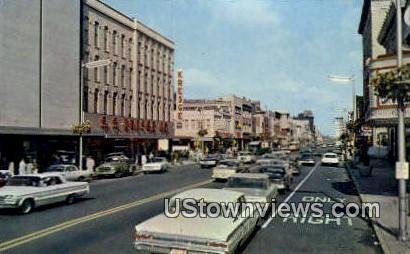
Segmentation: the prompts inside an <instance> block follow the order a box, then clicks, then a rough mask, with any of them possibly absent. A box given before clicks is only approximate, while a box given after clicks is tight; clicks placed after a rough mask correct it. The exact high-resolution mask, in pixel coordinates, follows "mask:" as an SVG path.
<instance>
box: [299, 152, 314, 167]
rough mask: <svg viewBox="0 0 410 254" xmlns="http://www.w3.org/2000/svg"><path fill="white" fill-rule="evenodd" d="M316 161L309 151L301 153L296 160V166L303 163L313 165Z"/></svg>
mask: <svg viewBox="0 0 410 254" xmlns="http://www.w3.org/2000/svg"><path fill="white" fill-rule="evenodd" d="M315 163H316V161H315V159H314V158H313V156H312V154H310V153H303V154H302V155H301V156H300V158H299V160H298V166H303V165H309V166H311V165H315Z"/></svg>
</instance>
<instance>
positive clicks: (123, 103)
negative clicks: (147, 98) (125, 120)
mask: <svg viewBox="0 0 410 254" xmlns="http://www.w3.org/2000/svg"><path fill="white" fill-rule="evenodd" d="M124 111H125V94H123V95H122V96H121V116H124V115H125V112H124Z"/></svg>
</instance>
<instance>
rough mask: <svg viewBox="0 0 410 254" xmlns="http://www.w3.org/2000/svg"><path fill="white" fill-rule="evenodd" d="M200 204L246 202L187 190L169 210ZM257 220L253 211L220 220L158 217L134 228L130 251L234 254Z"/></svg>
mask: <svg viewBox="0 0 410 254" xmlns="http://www.w3.org/2000/svg"><path fill="white" fill-rule="evenodd" d="M188 198H189V199H193V200H197V201H199V200H202V201H203V202H204V203H210V202H212V203H225V204H227V203H232V204H238V205H241V204H242V203H244V202H246V198H245V197H244V194H243V193H241V192H237V191H230V190H221V189H205V188H198V189H191V190H187V191H184V192H182V193H179V194H177V195H175V196H174V197H172V198H171V201H170V204H171V205H170V210H175V209H176V207H177V206H178V207H181V206H180V203H181V202H182V200H186V199H188ZM258 220H259V216H256V210H255V209H254V208H253V207H250V209H244V210H241V211H240V212H239V215H237V216H236V217H235V218H233V217H224V216H217V217H211V216H205V217H204V218H201V217H200V216H195V217H192V218H189V217H186V216H182V214H181V213H179V215H177V216H176V217H173V218H171V217H166V215H165V214H164V213H160V214H159V215H157V216H154V217H152V218H150V219H148V220H146V221H144V222H142V223H140V224H138V225H136V226H135V242H134V248H135V249H136V250H137V251H140V252H144V253H173V254H174V253H175V254H177V253H181V254H182V253H235V252H236V250H237V249H238V248H239V247H240V246H241V244H243V243H245V242H246V240H247V238H248V237H249V236H250V235H251V234H252V232H253V231H254V230H255V228H256V224H257V222H258Z"/></svg>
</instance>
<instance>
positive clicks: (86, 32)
mask: <svg viewBox="0 0 410 254" xmlns="http://www.w3.org/2000/svg"><path fill="white" fill-rule="evenodd" d="M89 25H90V24H89V19H88V17H87V16H85V17H84V24H83V27H84V28H83V37H84V44H86V45H90V41H89V36H88V26H89Z"/></svg>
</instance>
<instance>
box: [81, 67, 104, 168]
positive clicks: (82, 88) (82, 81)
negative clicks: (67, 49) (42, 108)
mask: <svg viewBox="0 0 410 254" xmlns="http://www.w3.org/2000/svg"><path fill="white" fill-rule="evenodd" d="M111 62H112V61H111V59H104V60H98V61H92V62H88V63H84V62H83V61H81V62H80V112H79V113H80V114H79V118H80V119H79V120H80V125H82V124H83V123H84V105H83V101H84V96H83V93H84V91H83V90H84V80H83V79H84V78H83V76H84V68H87V69H90V68H98V67H102V66H106V65H109V64H111ZM79 135H80V138H79V144H78V146H79V148H78V157H79V160H78V167H79V168H80V170H83V133H82V132H80V133H79Z"/></svg>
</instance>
